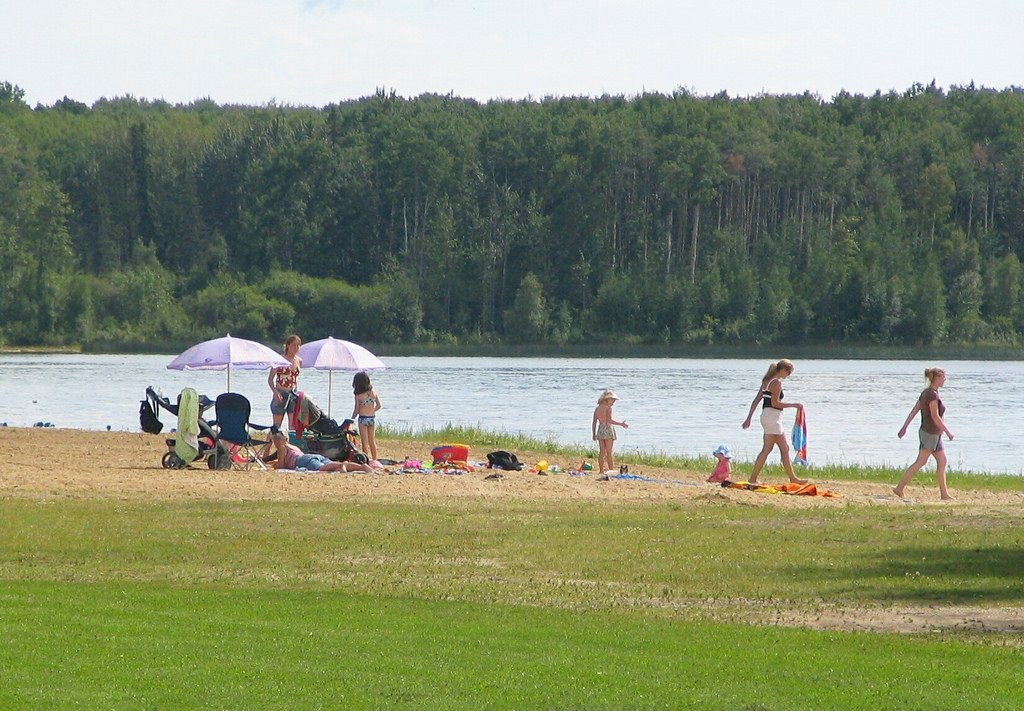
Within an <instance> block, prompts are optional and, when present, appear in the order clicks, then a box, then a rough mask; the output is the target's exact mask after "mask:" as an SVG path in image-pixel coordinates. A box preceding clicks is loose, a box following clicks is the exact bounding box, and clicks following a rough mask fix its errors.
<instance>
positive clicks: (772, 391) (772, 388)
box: [743, 358, 807, 484]
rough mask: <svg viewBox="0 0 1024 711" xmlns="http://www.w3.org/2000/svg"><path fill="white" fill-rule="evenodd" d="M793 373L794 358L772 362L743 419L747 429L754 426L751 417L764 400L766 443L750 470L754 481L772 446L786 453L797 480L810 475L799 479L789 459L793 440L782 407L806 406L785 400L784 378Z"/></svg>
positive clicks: (784, 458) (789, 472)
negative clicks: (786, 426) (788, 440)
mask: <svg viewBox="0 0 1024 711" xmlns="http://www.w3.org/2000/svg"><path fill="white" fill-rule="evenodd" d="M792 374H793V362H792V361H790V360H787V359H786V358H782V359H781V360H779V361H778V362H777V363H772V364H771V365H769V366H768V372H766V373H765V374H764V377H763V378H761V387H760V388H759V389H758V391H757V395H755V396H754V401H753V402H752V403H750V412H748V413H747V419H746V420H744V421H743V429H747V428H748V427H750V421H751V420H752V419H753V417H754V410H756V409H757V404H758V403H761V427H762V428H763V429H764V444H763V445H762V447H761V451H760V452H759V453H758V455H757V458H756V459H755V460H754V468H753V469H751V471H750V483H751V484H756V483H757V477H758V476H759V475H760V474H761V469H763V468H764V463H765V462H766V461H767V460H768V455H769V454H771V453H772V449H774V448H775V447H778V448H779V454H780V455H782V466H783V468H784V469H785V470H786V474H787V475H788V476H789V480H790V481H791V482H792V483H794V484H803V483H805V482H806V481H807V480H806V479H797V477H796V474H795V473H793V463H792V462H791V461H790V460H789V443H788V442H787V441H786V433H785V431H784V430H783V428H782V411H783V410H784V409H785V408H787V407H795V408H798V409H802V408H803V405H801V404H800V403H798V402H783V401H782V381H783V380H784V379H786V378H788V377H789V376H790V375H792Z"/></svg>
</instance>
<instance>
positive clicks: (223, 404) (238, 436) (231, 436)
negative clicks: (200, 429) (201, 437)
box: [213, 393, 270, 469]
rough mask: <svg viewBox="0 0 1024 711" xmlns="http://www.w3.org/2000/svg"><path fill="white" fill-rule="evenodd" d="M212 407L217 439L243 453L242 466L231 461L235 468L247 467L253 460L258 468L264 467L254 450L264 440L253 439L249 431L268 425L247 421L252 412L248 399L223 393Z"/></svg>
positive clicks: (266, 428)
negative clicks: (214, 414)
mask: <svg viewBox="0 0 1024 711" xmlns="http://www.w3.org/2000/svg"><path fill="white" fill-rule="evenodd" d="M213 408H214V411H215V412H216V413H217V422H216V424H217V427H218V428H219V432H218V435H217V436H218V439H220V440H221V441H223V442H227V443H229V444H233V445H236V446H237V447H238V448H239V449H240V450H241V451H242V452H243V453H244V455H245V460H246V461H245V466H244V467H241V466H238V463H236V462H233V465H234V466H236V468H240V469H249V467H250V465H251V464H252V463H253V462H255V463H256V464H257V465H259V467H260V469H266V468H267V465H266V464H264V463H263V460H262V459H260V455H259V452H258V451H257V450H256V448H257V447H262V446H264V445H265V444H266V440H260V439H254V438H253V437H252V435H251V433H250V431H251V430H259V431H262V430H268V429H270V426H269V425H254V424H253V423H251V422H249V414H250V413H251V412H252V405H251V404H250V403H249V399H248V398H247V397H245V395H240V394H238V393H223V394H221V395H218V396H217V400H216V401H215V402H214V405H213Z"/></svg>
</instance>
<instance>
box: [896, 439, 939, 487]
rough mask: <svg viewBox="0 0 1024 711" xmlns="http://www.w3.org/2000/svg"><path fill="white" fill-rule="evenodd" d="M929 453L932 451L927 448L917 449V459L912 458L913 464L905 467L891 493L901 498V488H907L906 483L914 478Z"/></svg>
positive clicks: (925, 461) (926, 460)
mask: <svg viewBox="0 0 1024 711" xmlns="http://www.w3.org/2000/svg"><path fill="white" fill-rule="evenodd" d="M931 455H932V452H931V450H928V449H922V450H920V451H918V453H917V459H916V460H914V463H913V464H911V465H910V466H909V467H907V471H905V472H903V477H902V478H901V479H900V483H899V484H897V485H896V488H894V489H893V490H892V493H894V494H896V496H898V497H900V498H901V499H902V498H903V490H904V489H906V488H907V484H909V483H910V480H911V479H913V478H914V475H915V474H917V473H918V472H919V471H921V467H923V466H924V465H925V464H926V463H927V462H928V457H930V456H931ZM943 481H945V472H943Z"/></svg>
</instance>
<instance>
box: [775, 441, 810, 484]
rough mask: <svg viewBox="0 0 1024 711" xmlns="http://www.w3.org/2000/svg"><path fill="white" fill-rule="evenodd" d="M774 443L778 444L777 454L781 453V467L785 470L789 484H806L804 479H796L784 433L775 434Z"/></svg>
mask: <svg viewBox="0 0 1024 711" xmlns="http://www.w3.org/2000/svg"><path fill="white" fill-rule="evenodd" d="M775 443H776V444H777V445H778V446H779V454H780V455H782V468H783V469H785V470H786V476H788V477H789V481H790V483H791V484H806V483H807V480H806V479H798V478H797V476H796V473H795V472H794V471H793V462H792V461H791V460H790V458H789V442H787V441H786V435H775Z"/></svg>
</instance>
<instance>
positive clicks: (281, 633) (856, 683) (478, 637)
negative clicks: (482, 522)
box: [0, 582, 1024, 709]
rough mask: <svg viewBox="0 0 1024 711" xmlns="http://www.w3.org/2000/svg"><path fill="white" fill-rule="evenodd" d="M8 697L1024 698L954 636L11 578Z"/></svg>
mask: <svg viewBox="0 0 1024 711" xmlns="http://www.w3.org/2000/svg"><path fill="white" fill-rule="evenodd" d="M0 596H2V597H0V599H2V601H3V610H4V615H3V618H2V621H0V631H2V632H3V633H4V635H5V638H6V639H8V640H17V644H6V645H4V646H3V647H2V648H0V666H2V667H3V668H4V669H5V670H6V672H7V673H6V674H5V683H4V685H3V688H0V705H2V706H3V707H4V708H33V709H36V708H299V709H307V708H383V707H394V708H415V709H421V708H428V709H434V708H473V709H476V708H528V709H533V708H559V709H566V708H570V709H571V708H578V709H601V708H615V709H619V708H630V709H633V708H640V709H642V708H712V709H775V708H802V709H823V708H920V709H937V708H944V709H950V708H1006V709H1012V708H1019V706H1020V704H1021V703H1022V702H1024V692H1022V691H1021V688H1020V684H1019V674H1018V670H1017V669H1016V668H1014V667H1015V666H1016V664H1015V663H1014V662H1019V661H1020V660H1019V658H1016V659H1010V658H1008V657H1009V656H1011V655H1008V654H1007V653H1006V652H1003V651H1001V650H998V649H993V648H987V647H976V646H970V645H967V644H963V643H959V642H952V641H948V640H947V641H931V640H926V639H912V638H900V637H895V636H888V635H874V636H869V635H864V634H860V635H856V634H850V633H836V632H830V633H827V632H812V631H807V630H799V629H783V628H771V627H768V628H766V627H750V626H740V625H728V624H699V623H688V622H682V621H673V620H652V619H646V618H643V617H636V616H632V615H625V614H608V613H597V612H569V611H564V610H550V609H532V608H528V607H522V606H516V605H501V604H490V605H485V604H477V603H465V602H458V601H441V600H422V599H413V598H389V597H383V596H377V597H366V596H360V595H353V594H349V593H345V592H340V591H333V590H315V591H311V590H278V589H269V590H256V589H223V588H221V589H218V588H212V587H208V586H199V587H190V588H181V587H177V586H173V585H168V584H166V583H131V584H123V585H113V584H106V583H104V584H72V583H56V582H52V583H39V582H36V583H10V582H8V583H2V584H0Z"/></svg>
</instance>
